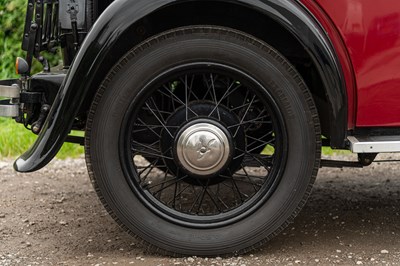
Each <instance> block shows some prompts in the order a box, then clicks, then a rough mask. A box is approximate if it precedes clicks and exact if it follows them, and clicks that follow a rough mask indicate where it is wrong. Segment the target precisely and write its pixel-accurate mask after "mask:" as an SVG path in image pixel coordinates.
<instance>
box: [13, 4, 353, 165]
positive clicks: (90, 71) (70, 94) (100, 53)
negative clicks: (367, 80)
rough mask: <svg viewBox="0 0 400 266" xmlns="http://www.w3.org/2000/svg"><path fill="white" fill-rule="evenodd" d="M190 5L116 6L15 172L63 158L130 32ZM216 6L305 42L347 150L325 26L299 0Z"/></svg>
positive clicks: (339, 78)
mask: <svg viewBox="0 0 400 266" xmlns="http://www.w3.org/2000/svg"><path fill="white" fill-rule="evenodd" d="M188 1H191V0H150V1H149V0H135V1H132V0H116V1H114V2H113V3H112V4H111V5H110V6H109V7H108V8H107V9H106V10H105V11H104V12H103V13H102V14H101V16H100V17H99V18H98V20H97V21H96V23H95V24H94V26H93V28H92V29H91V31H90V32H89V34H88V35H87V37H86V39H85V40H84V42H83V44H82V46H81V48H80V50H79V52H78V54H77V55H76V57H75V59H74V61H73V63H72V65H71V67H70V69H69V71H68V73H67V76H66V78H65V80H64V82H63V83H62V85H61V87H60V90H59V92H58V94H57V96H56V99H55V101H54V102H53V105H52V107H51V111H50V113H49V115H48V117H47V119H46V122H45V124H44V125H43V128H42V130H41V132H40V134H39V136H38V138H37V140H36V142H35V143H34V144H33V146H32V147H31V148H30V149H29V150H28V151H27V152H26V153H25V154H23V155H22V156H20V157H19V158H18V159H17V160H16V161H15V163H14V168H15V170H17V171H19V172H31V171H35V170H38V169H40V168H42V167H43V166H45V165H46V164H47V163H48V162H50V161H51V160H52V159H53V157H54V156H55V155H56V154H57V152H58V151H59V149H60V148H61V146H62V144H63V143H64V141H65V140H66V138H67V136H68V134H69V132H70V130H71V128H72V125H73V122H74V119H75V117H76V115H77V113H78V110H79V109H80V107H81V106H82V104H83V102H84V100H85V98H86V96H88V92H89V91H90V88H91V86H92V84H93V83H95V82H97V81H96V80H98V79H99V78H101V77H104V75H105V74H106V73H104V64H106V65H108V69H110V68H111V66H112V65H113V62H110V61H109V60H110V58H109V53H110V51H112V50H113V49H114V48H115V47H116V45H117V43H118V42H119V40H120V39H121V38H123V36H124V33H126V32H127V31H129V29H130V28H131V27H132V26H133V25H134V24H135V23H137V22H138V21H140V20H141V19H143V18H145V17H146V16H147V15H149V14H151V13H153V12H155V11H157V10H161V9H162V8H165V7H170V6H171V5H179V4H180V3H183V2H188ZM197 1H203V0H197ZM215 1H222V2H226V3H230V4H235V5H242V6H244V7H246V8H251V9H253V10H255V11H257V12H260V13H262V14H263V15H266V16H269V17H270V18H271V19H273V20H274V21H276V22H277V23H279V24H281V25H282V26H283V27H284V28H286V29H287V30H288V31H290V32H291V33H292V34H293V35H294V36H295V37H296V38H297V39H298V40H299V42H300V43H301V44H302V45H303V46H304V48H305V50H306V51H307V53H309V54H310V56H311V58H312V60H313V61H314V64H315V65H316V66H317V69H318V72H319V74H320V76H321V79H322V82H323V85H324V87H325V91H326V94H327V98H328V101H329V110H330V119H331V121H334V123H335V126H334V127H332V129H331V130H332V131H333V132H331V137H332V138H331V145H332V146H337V147H340V146H343V145H344V140H345V134H346V130H347V101H346V88H345V83H344V78H343V74H342V70H341V67H340V64H339V61H338V59H337V56H336V53H335V51H334V49H333V46H332V44H331V43H330V41H329V38H328V37H327V35H326V34H325V32H324V30H323V29H322V27H321V26H320V25H319V23H318V22H317V21H315V19H314V18H313V17H312V16H311V15H310V14H309V13H308V12H307V10H305V8H304V7H303V6H302V5H301V4H299V3H297V2H296V1H295V0H287V1H281V0H236V1H228V0H215ZM208 2H209V1H208ZM208 4H209V3H208ZM127 18H129V19H127ZM115 60H118V59H115ZM115 62H116V61H115Z"/></svg>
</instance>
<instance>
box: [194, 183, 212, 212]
mask: <svg viewBox="0 0 400 266" xmlns="http://www.w3.org/2000/svg"><path fill="white" fill-rule="evenodd" d="M208 183H210V179H208V180H207V184H206V185H205V186H203V190H202V192H201V197H200V202H199V205H198V207H197V211H196V214H199V212H200V209H201V208H202V205H203V201H204V196H205V195H206V192H207V188H208Z"/></svg>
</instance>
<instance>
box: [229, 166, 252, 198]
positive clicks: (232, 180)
mask: <svg viewBox="0 0 400 266" xmlns="http://www.w3.org/2000/svg"><path fill="white" fill-rule="evenodd" d="M228 171H229V174H230V175H231V176H232V177H233V175H232V173H231V171H230V170H229V169H228ZM230 180H231V182H232V185H233V187H234V188H235V190H236V192H237V193H238V195H239V198H240V201H241V203H243V202H244V200H243V197H242V194H243V193H242V192H240V189H239V187H238V186H237V184H236V180H235V179H234V178H231V179H230ZM243 195H244V196H246V197H248V195H246V194H243Z"/></svg>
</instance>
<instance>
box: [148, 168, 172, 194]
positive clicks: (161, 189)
mask: <svg viewBox="0 0 400 266" xmlns="http://www.w3.org/2000/svg"><path fill="white" fill-rule="evenodd" d="M168 171H169V170H168V169H167V171H165V174H164V182H162V184H161V188H160V189H159V190H158V191H157V192H156V193H153V196H154V197H155V198H158V200H161V194H162V192H163V191H164V187H165V182H166V181H167V177H168ZM175 184H176V182H175ZM157 195H158V197H157Z"/></svg>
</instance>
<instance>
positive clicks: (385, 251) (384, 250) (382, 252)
mask: <svg viewBox="0 0 400 266" xmlns="http://www.w3.org/2000/svg"><path fill="white" fill-rule="evenodd" d="M388 253H389V251H388V250H386V249H382V250H381V254H388Z"/></svg>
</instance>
